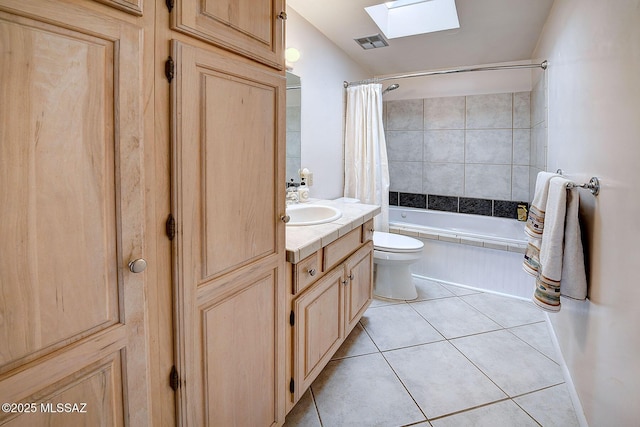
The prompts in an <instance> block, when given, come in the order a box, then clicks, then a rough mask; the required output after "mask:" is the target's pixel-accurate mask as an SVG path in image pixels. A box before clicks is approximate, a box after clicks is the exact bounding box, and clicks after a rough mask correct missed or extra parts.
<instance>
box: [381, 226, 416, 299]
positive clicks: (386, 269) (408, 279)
mask: <svg viewBox="0 0 640 427" xmlns="http://www.w3.org/2000/svg"><path fill="white" fill-rule="evenodd" d="M423 247H424V243H422V242H421V241H420V240H418V239H414V238H411V237H408V236H402V235H400V234H392V233H384V232H381V231H374V232H373V263H374V267H375V268H374V284H373V293H374V294H375V295H376V296H379V297H383V298H391V299H400V300H412V299H416V298H417V297H418V291H417V290H416V286H415V285H414V284H413V279H412V276H411V271H410V269H409V267H410V266H411V264H413V263H414V262H416V261H418V260H419V259H420V257H421V256H422V248H423Z"/></svg>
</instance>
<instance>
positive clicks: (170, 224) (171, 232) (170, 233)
mask: <svg viewBox="0 0 640 427" xmlns="http://www.w3.org/2000/svg"><path fill="white" fill-rule="evenodd" d="M165 230H166V232H167V237H168V238H169V240H173V238H174V237H176V220H175V219H174V218H173V215H172V214H169V217H168V218H167V222H166V224H165Z"/></svg>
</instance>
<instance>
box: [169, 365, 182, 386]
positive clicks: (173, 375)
mask: <svg viewBox="0 0 640 427" xmlns="http://www.w3.org/2000/svg"><path fill="white" fill-rule="evenodd" d="M169 386H171V388H172V389H173V391H176V390H178V387H180V376H179V375H178V370H177V369H176V366H175V365H173V366H172V367H171V372H170V373H169Z"/></svg>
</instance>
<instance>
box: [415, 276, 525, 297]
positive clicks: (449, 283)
mask: <svg viewBox="0 0 640 427" xmlns="http://www.w3.org/2000/svg"><path fill="white" fill-rule="evenodd" d="M412 276H413V277H417V278H418V279H425V280H431V281H432V282H438V283H444V284H445V285H453V286H458V287H460V288H467V289H471V290H473V291H478V292H484V293H487V294H493V295H499V296H501V297H509V298H515V299H519V300H520V301H529V302H531V298H523V297H519V296H516V295H511V294H505V293H502V292H496V291H492V290H490V289H483V288H476V287H474V286H469V285H463V284H462V283H455V282H449V281H447V280H442V279H436V278H434V277H428V276H422V275H420V274H415V273H413V274H412Z"/></svg>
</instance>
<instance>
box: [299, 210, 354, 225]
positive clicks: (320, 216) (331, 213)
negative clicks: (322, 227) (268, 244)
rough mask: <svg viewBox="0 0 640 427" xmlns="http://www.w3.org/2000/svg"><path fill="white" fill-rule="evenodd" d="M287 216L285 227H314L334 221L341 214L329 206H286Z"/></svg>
mask: <svg viewBox="0 0 640 427" xmlns="http://www.w3.org/2000/svg"><path fill="white" fill-rule="evenodd" d="M287 215H289V222H288V223H287V225H316V224H324V223H326V222H331V221H335V220H336V219H338V218H340V217H341V216H342V212H340V211H339V210H338V209H336V208H333V207H331V206H320V205H292V206H287Z"/></svg>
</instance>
